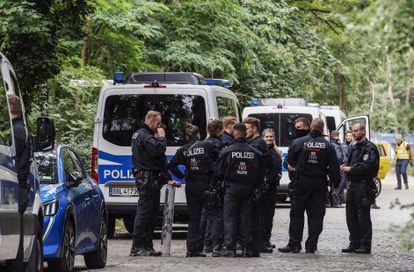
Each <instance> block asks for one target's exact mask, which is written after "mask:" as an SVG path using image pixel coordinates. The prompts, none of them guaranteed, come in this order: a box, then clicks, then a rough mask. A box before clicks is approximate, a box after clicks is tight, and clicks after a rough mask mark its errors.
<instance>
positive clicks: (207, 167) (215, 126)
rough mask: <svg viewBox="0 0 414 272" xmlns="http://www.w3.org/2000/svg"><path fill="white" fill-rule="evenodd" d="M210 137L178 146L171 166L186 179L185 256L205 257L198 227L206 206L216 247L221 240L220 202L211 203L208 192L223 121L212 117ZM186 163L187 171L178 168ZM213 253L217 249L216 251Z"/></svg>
mask: <svg viewBox="0 0 414 272" xmlns="http://www.w3.org/2000/svg"><path fill="white" fill-rule="evenodd" d="M207 130H208V133H209V135H210V136H209V137H208V138H207V139H205V140H204V141H195V142H190V143H189V144H187V145H185V146H183V147H181V148H180V149H178V151H177V153H176V154H175V155H174V157H173V159H172V160H171V162H170V163H169V164H168V168H169V169H170V170H171V172H173V173H174V175H176V176H177V177H179V178H184V179H185V180H186V187H185V193H186V199H187V206H188V210H189V212H190V223H189V225H188V233H187V254H186V257H205V256H206V255H204V254H203V253H201V252H200V251H199V248H200V247H199V229H200V219H201V213H202V209H203V207H204V208H205V211H206V213H207V216H208V219H209V220H210V223H211V225H212V232H213V234H212V235H213V248H214V249H213V250H218V246H219V244H220V235H221V233H222V229H221V224H220V222H221V220H220V217H221V213H220V208H219V206H218V205H208V204H209V203H208V201H209V199H208V194H207V193H206V192H208V191H209V189H210V183H212V182H211V178H212V176H213V172H214V167H213V165H214V163H215V161H216V160H217V158H218V155H219V152H220V149H221V136H222V135H223V131H224V129H223V122H222V121H219V120H213V121H211V122H210V123H209V124H208V125H207ZM180 164H181V165H185V168H186V173H185V174H184V173H182V172H181V171H180V170H179V169H178V165H180ZM213 253H214V251H213Z"/></svg>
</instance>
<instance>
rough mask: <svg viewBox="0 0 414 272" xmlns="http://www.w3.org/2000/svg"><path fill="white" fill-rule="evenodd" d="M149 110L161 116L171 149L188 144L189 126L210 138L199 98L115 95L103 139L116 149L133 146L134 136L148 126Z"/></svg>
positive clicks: (110, 99) (106, 116)
mask: <svg viewBox="0 0 414 272" xmlns="http://www.w3.org/2000/svg"><path fill="white" fill-rule="evenodd" d="M149 110H156V111H159V112H161V117H162V123H163V124H165V125H166V127H167V128H166V139H167V144H168V145H169V146H181V145H183V144H185V143H186V138H185V126H186V123H187V122H189V123H192V124H194V125H196V126H198V127H199V129H200V133H201V138H202V139H204V138H205V137H206V135H207V131H206V126H207V117H206V104H205V100H204V98H203V97H202V96H198V95H112V96H109V97H108V98H107V99H106V102H105V112H104V120H103V132H102V133H103V135H102V136H103V138H104V139H105V140H107V141H109V142H111V143H113V144H115V145H119V146H130V145H131V137H132V134H133V133H134V132H135V131H136V130H138V129H139V128H140V127H142V125H143V124H144V123H143V122H144V118H145V115H146V114H147V112H148V111H149Z"/></svg>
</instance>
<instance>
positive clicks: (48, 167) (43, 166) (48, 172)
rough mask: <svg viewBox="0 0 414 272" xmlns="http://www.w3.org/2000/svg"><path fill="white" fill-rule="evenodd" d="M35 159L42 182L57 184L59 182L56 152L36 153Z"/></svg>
mask: <svg viewBox="0 0 414 272" xmlns="http://www.w3.org/2000/svg"><path fill="white" fill-rule="evenodd" d="M35 160H36V165H37V170H38V174H39V181H40V183H42V184H55V183H58V182H59V179H58V174H57V164H56V153H55V152H45V153H35Z"/></svg>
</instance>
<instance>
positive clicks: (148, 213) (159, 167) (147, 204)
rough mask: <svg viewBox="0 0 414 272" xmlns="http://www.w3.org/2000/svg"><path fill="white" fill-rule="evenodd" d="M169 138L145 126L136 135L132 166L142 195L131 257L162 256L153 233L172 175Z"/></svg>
mask: <svg viewBox="0 0 414 272" xmlns="http://www.w3.org/2000/svg"><path fill="white" fill-rule="evenodd" d="M166 148H167V141H166V139H165V138H158V139H157V138H155V137H154V133H153V132H152V131H151V130H150V128H149V127H148V126H147V125H145V124H144V126H143V128H141V129H139V130H137V131H136V132H135V133H134V134H133V136H132V163H133V167H134V169H133V172H134V173H135V174H134V175H135V183H136V186H137V189H138V192H139V198H138V205H137V211H136V215H135V221H134V235H133V245H132V250H131V255H154V254H155V255H159V253H156V252H155V251H154V249H153V244H152V234H153V232H154V229H155V225H156V218H157V215H158V210H159V206H160V189H161V187H162V186H163V185H164V184H166V183H167V181H168V180H169V179H171V176H170V175H169V173H168V171H167V168H166V163H167V160H166V157H165V150H166Z"/></svg>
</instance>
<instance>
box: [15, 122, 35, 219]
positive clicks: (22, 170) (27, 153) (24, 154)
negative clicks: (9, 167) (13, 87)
mask: <svg viewBox="0 0 414 272" xmlns="http://www.w3.org/2000/svg"><path fill="white" fill-rule="evenodd" d="M12 127H13V135H14V143H15V147H16V170H17V180H18V181H19V212H20V213H21V214H22V213H24V211H25V210H26V208H27V204H28V202H29V192H30V185H29V184H28V183H27V178H28V176H29V172H30V164H31V152H32V151H31V146H30V143H29V141H28V137H27V133H26V126H25V124H24V122H23V120H22V118H21V117H16V118H13V120H12ZM10 142H11V139H10Z"/></svg>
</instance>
